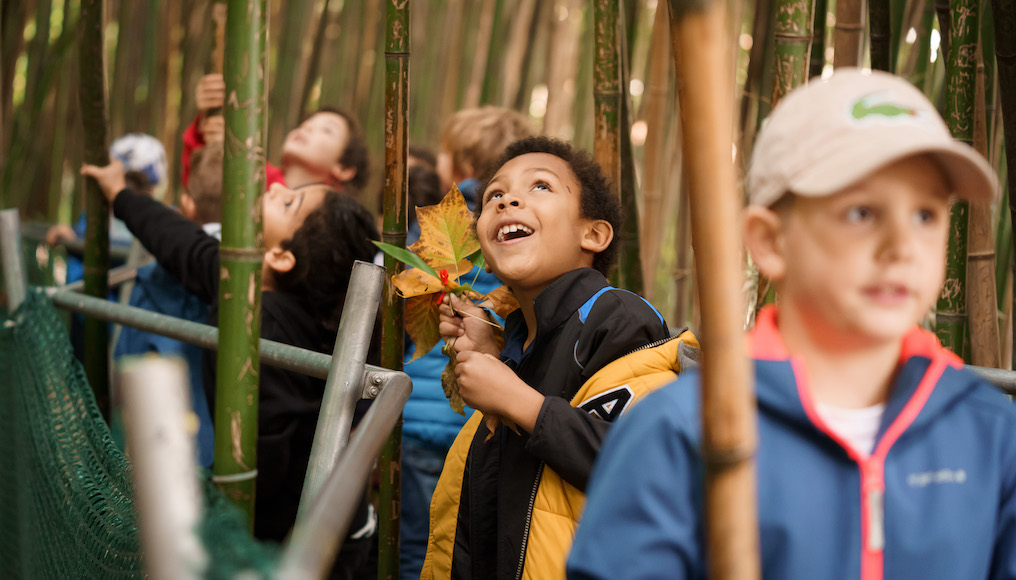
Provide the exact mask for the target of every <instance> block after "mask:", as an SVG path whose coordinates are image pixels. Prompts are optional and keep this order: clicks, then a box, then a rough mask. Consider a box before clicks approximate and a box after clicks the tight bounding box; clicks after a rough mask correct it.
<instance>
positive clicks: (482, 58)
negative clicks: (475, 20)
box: [462, 0, 497, 108]
mask: <svg viewBox="0 0 1016 580" xmlns="http://www.w3.org/2000/svg"><path fill="white" fill-rule="evenodd" d="M496 10H497V3H495V2H494V1H493V0H486V1H485V2H483V3H482V5H481V8H480V22H479V24H478V26H477V28H476V41H475V42H474V43H473V51H472V53H471V54H472V55H473V62H472V63H471V64H472V67H471V68H472V70H471V71H470V73H469V83H468V84H467V85H466V93H465V95H464V98H463V101H462V102H463V104H464V106H465V107H470V108H471V107H478V106H479V105H480V95H482V94H483V80H484V77H486V76H487V74H486V73H487V71H486V67H487V57H488V55H489V54H490V43H491V40H492V39H493V36H492V34H491V31H492V30H493V29H494V12H495V11H496Z"/></svg>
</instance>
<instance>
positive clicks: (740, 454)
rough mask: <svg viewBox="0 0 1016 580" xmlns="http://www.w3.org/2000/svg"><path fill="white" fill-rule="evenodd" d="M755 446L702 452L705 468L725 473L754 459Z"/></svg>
mask: <svg viewBox="0 0 1016 580" xmlns="http://www.w3.org/2000/svg"><path fill="white" fill-rule="evenodd" d="M755 450H756V446H755V445H741V446H739V447H732V448H730V449H713V450H703V452H702V456H703V457H702V458H703V459H704V460H705V463H706V468H707V469H709V470H710V471H712V472H717V471H725V470H727V469H731V468H733V467H737V466H739V465H740V464H742V463H744V462H745V461H751V460H753V459H754V458H755Z"/></svg>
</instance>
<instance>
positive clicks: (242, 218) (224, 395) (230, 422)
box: [213, 0, 268, 529]
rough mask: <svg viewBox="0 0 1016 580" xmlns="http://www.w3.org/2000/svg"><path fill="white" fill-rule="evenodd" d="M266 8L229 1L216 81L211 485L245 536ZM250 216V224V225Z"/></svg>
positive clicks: (250, 498) (253, 455)
mask: <svg viewBox="0 0 1016 580" xmlns="http://www.w3.org/2000/svg"><path fill="white" fill-rule="evenodd" d="M267 34H268V14H267V0H258V1H256V2H248V1H246V0H229V2H228V6H227V11H226V57H225V66H224V73H225V74H224V76H225V81H226V94H227V95H229V97H228V98H227V99H226V104H225V106H224V107H223V116H224V117H225V121H226V155H225V159H224V161H223V179H222V245H221V246H220V249H219V262H220V272H221V274H220V278H219V328H220V329H221V332H220V333H219V349H218V364H217V366H216V384H218V385H219V387H220V388H218V389H216V399H215V465H214V470H213V471H214V478H215V481H216V483H217V485H218V486H219V489H221V490H222V492H223V495H225V496H226V497H227V498H229V500H230V501H231V502H233V504H234V505H236V506H238V507H239V508H240V509H242V510H244V512H245V513H246V514H247V517H248V522H249V524H250V525H251V528H252V529H253V524H254V497H255V485H254V481H255V480H254V478H255V476H256V473H257V471H256V470H257V437H258V377H259V376H260V366H261V365H260V357H259V350H258V339H259V338H260V336H261V260H262V253H261V250H260V249H259V248H258V238H260V236H261V212H260V209H259V208H258V206H257V199H258V197H259V195H260V194H261V192H263V191H264V190H265V149H264V141H265V114H266V112H267V107H266V102H265V101H266V96H267V95H265V84H266V79H265V78H264V75H265V73H266V71H267V70H268V66H267V65H268V62H267V51H266V50H265V38H266V37H267ZM252 216H253V219H251V217H252Z"/></svg>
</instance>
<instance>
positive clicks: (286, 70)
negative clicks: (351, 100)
mask: <svg viewBox="0 0 1016 580" xmlns="http://www.w3.org/2000/svg"><path fill="white" fill-rule="evenodd" d="M313 4H314V2H313V0H288V1H287V2H286V10H285V12H284V13H283V28H282V31H281V34H280V35H279V45H278V53H277V54H276V57H275V60H276V62H275V67H274V68H273V69H272V73H273V74H272V90H271V94H270V95H269V97H268V107H269V110H270V111H272V114H271V116H270V117H269V118H268V157H269V158H271V159H275V158H277V157H278V153H279V152H280V151H281V150H282V142H283V140H284V139H285V138H286V132H287V131H289V129H291V128H293V127H295V126H296V124H297V115H298V113H299V111H300V103H299V102H297V99H296V96H297V95H301V94H302V93H303V90H302V88H301V87H300V86H297V82H298V80H299V79H300V77H301V76H302V75H300V67H301V66H302V63H303V62H304V59H303V40H304V37H305V36H306V34H307V18H308V17H309V16H310V14H311V8H312V5H313Z"/></svg>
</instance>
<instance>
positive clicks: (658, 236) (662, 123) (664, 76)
mask: <svg viewBox="0 0 1016 580" xmlns="http://www.w3.org/2000/svg"><path fill="white" fill-rule="evenodd" d="M669 22H670V17H669V15H668V13H667V3H666V2H658V3H657V4H656V16H655V18H654V20H653V35H652V40H651V48H650V53H649V79H648V81H649V82H648V94H647V95H646V127H647V132H646V145H645V153H644V155H645V157H644V160H643V165H642V221H641V225H642V240H641V242H642V263H643V272H642V273H643V276H644V277H645V290H646V298H647V299H648V300H649V301H650V302H653V299H654V298H655V296H656V273H657V270H658V269H659V268H658V262H659V260H660V247H661V244H662V242H663V240H662V237H663V236H662V229H663V228H662V227H661V226H662V225H663V223H662V222H661V221H660V220H659V219H656V218H657V216H659V215H660V214H661V211H660V206H661V205H662V200H663V191H664V188H663V187H662V185H663V183H662V180H661V179H660V175H661V174H662V173H663V172H664V168H665V165H666V158H665V157H664V155H666V154H667V147H666V142H665V140H664V139H665V136H666V134H667V133H666V129H667V123H666V114H667V99H668V97H669V96H670V90H669V89H670V85H671V78H670V77H671V75H670V65H671V63H672V62H673V61H671V60H670V59H669V58H667V57H668V54H667V52H668V48H669V46H668V45H669V44H670V30H669V27H668V24H669ZM673 323H674V324H679V322H673Z"/></svg>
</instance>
